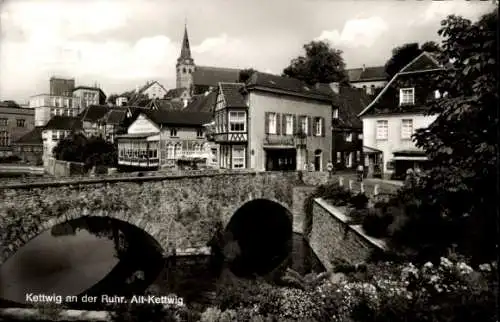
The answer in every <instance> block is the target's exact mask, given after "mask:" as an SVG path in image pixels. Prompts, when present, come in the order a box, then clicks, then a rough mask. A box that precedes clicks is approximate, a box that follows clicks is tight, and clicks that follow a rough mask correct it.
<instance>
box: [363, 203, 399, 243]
mask: <svg viewBox="0 0 500 322" xmlns="http://www.w3.org/2000/svg"><path fill="white" fill-rule="evenodd" d="M393 220H394V217H392V215H391V214H390V213H387V212H384V211H383V208H382V209H381V208H375V209H370V210H369V211H367V212H366V215H365V217H364V218H363V224H362V227H363V230H364V231H365V232H366V233H367V234H368V235H370V236H373V237H376V238H381V237H387V236H388V235H389V234H388V228H389V225H391V223H392V222H393Z"/></svg>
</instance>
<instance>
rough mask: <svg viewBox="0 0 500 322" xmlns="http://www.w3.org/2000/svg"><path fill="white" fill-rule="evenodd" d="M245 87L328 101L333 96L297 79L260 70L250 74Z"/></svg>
mask: <svg viewBox="0 0 500 322" xmlns="http://www.w3.org/2000/svg"><path fill="white" fill-rule="evenodd" d="M246 89H247V90H252V89H257V90H265V91H270V92H275V93H281V94H288V95H292V96H300V97H306V98H311V99H317V100H322V101H330V102H331V101H332V98H333V97H332V95H331V94H329V93H326V92H325V91H323V90H319V89H317V88H316V87H315V86H309V85H307V84H306V83H305V82H303V81H301V80H299V79H296V78H291V77H284V76H278V75H273V74H268V73H261V72H255V73H253V74H252V76H250V78H249V79H248V80H247V83H246Z"/></svg>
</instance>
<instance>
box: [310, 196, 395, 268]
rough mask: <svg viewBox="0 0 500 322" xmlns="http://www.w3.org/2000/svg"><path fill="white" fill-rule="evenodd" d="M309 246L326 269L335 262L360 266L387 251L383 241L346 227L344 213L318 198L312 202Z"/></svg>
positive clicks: (354, 227)
mask: <svg viewBox="0 0 500 322" xmlns="http://www.w3.org/2000/svg"><path fill="white" fill-rule="evenodd" d="M309 244H310V246H311V248H312V249H313V250H314V252H315V253H316V255H317V256H318V258H319V259H320V261H321V262H322V263H323V265H324V266H325V268H326V269H328V270H331V269H332V268H333V266H332V263H331V262H332V260H334V259H343V260H345V261H347V262H349V263H351V264H359V263H364V262H367V261H368V260H369V259H370V258H371V256H373V255H376V254H380V253H381V252H382V253H383V252H384V251H385V250H386V245H385V242H384V241H382V240H379V239H376V238H373V237H370V236H367V235H366V234H365V233H364V232H363V229H362V228H361V226H360V225H350V224H348V218H347V217H346V215H345V214H343V213H342V212H341V211H340V210H339V209H337V208H336V207H334V206H332V205H330V204H328V203H327V202H326V201H325V200H323V199H321V198H317V199H315V200H314V205H313V223H312V231H311V236H310V238H309Z"/></svg>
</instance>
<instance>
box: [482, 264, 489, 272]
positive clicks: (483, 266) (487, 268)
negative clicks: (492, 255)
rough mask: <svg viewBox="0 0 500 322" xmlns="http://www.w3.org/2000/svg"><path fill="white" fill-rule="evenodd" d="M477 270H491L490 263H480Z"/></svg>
mask: <svg viewBox="0 0 500 322" xmlns="http://www.w3.org/2000/svg"><path fill="white" fill-rule="evenodd" d="M479 270H480V271H483V272H491V265H490V264H481V265H479Z"/></svg>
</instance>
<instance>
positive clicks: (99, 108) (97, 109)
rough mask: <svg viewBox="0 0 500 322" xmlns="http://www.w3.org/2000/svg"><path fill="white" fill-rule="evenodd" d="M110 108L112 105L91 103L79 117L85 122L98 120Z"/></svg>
mask: <svg viewBox="0 0 500 322" xmlns="http://www.w3.org/2000/svg"><path fill="white" fill-rule="evenodd" d="M109 110H110V107H109V106H107V105H90V106H88V107H86V108H85V109H84V110H83V111H82V112H81V113H80V114H78V117H79V118H80V119H81V120H82V121H84V122H97V120H99V119H101V118H102V117H103V116H104V115H106V113H108V111H109Z"/></svg>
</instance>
